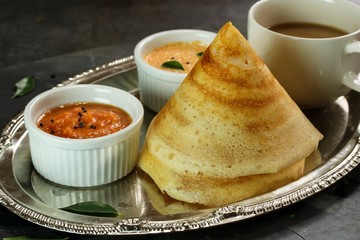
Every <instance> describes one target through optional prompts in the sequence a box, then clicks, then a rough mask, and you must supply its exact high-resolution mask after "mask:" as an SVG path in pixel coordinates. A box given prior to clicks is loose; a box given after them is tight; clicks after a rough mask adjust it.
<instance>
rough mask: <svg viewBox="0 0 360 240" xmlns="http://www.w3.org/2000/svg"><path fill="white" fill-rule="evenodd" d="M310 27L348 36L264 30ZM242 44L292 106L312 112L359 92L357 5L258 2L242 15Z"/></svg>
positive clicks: (330, 0) (335, 0)
mask: <svg viewBox="0 0 360 240" xmlns="http://www.w3.org/2000/svg"><path fill="white" fill-rule="evenodd" d="M298 22H302V23H314V24H320V25H326V26H330V27H334V28H337V29H341V30H343V31H345V32H347V33H348V34H345V35H342V36H338V37H331V38H304V37H294V36H290V35H285V34H281V33H278V32H274V31H271V30H269V28H270V27H272V26H274V25H278V24H282V23H298ZM248 41H249V43H250V44H251V45H252V46H253V48H254V49H255V51H256V52H257V54H258V55H259V56H260V57H261V58H262V60H263V61H264V62H265V64H266V65H267V66H268V67H269V69H270V71H271V72H272V73H273V74H274V76H275V77H276V78H277V79H278V81H279V82H280V83H281V84H282V86H283V87H284V88H285V90H286V91H287V92H288V93H289V95H290V96H291V97H292V98H293V99H294V101H295V102H296V103H297V104H298V105H299V106H300V107H302V108H316V107H320V106H323V105H325V104H327V103H330V102H333V101H334V100H335V99H337V98H338V97H340V96H343V95H346V94H347V93H348V92H349V91H350V90H351V89H353V90H355V91H358V92H360V73H359V72H360V6H358V5H356V4H354V3H352V2H349V1H346V0H301V1H299V0H261V1H259V2H257V3H255V4H254V5H253V6H252V7H251V8H250V10H249V15H248Z"/></svg>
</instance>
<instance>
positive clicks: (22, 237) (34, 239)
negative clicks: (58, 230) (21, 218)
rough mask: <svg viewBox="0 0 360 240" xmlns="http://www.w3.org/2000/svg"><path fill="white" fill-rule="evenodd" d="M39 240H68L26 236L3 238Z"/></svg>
mask: <svg viewBox="0 0 360 240" xmlns="http://www.w3.org/2000/svg"><path fill="white" fill-rule="evenodd" d="M39 239H53V240H67V239H69V238H68V237H66V238H42V237H27V236H18V237H8V238H3V240H39Z"/></svg>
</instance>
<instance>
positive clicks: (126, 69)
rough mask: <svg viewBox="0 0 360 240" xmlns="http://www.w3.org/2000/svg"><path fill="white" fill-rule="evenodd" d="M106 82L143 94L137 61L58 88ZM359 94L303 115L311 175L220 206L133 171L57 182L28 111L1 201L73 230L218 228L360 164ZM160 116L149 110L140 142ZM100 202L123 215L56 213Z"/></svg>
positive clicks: (15, 130)
mask: <svg viewBox="0 0 360 240" xmlns="http://www.w3.org/2000/svg"><path fill="white" fill-rule="evenodd" d="M73 84H104V85H110V86H115V87H119V88H122V89H125V90H127V91H130V92H132V93H133V94H134V95H136V96H138V97H139V91H138V89H137V72H136V65H135V63H134V60H133V57H128V58H124V59H120V60H117V61H115V62H112V63H109V64H107V65H104V66H100V67H98V68H96V69H92V70H89V71H87V72H85V73H82V74H80V75H77V76H75V77H72V78H70V79H68V80H66V81H64V82H62V83H61V84H59V85H58V86H57V87H62V86H64V85H73ZM359 102H360V94H359V93H355V92H350V93H349V94H348V95H347V96H345V97H341V98H339V99H338V100H337V101H336V102H334V103H332V104H330V105H328V106H326V107H323V108H321V109H317V110H312V111H305V114H306V115H307V116H308V118H309V119H310V120H311V121H312V122H313V124H314V125H315V126H316V127H317V128H318V129H319V130H320V131H321V132H322V133H323V134H324V139H323V140H322V141H321V142H320V145H319V151H318V152H316V153H315V154H313V155H312V156H311V157H309V158H308V159H307V163H306V175H304V177H302V178H301V179H299V180H298V181H295V182H293V183H291V184H288V185H286V186H284V187H281V188H279V189H276V190H274V191H272V192H269V193H266V194H262V195H259V196H256V197H253V198H250V199H246V200H244V201H239V202H236V203H233V204H229V205H226V206H219V207H216V208H204V207H203V206H199V205H192V204H187V203H182V202H179V201H176V200H173V199H170V198H169V197H166V196H164V195H162V194H161V193H160V191H159V190H158V188H157V187H156V185H155V184H154V182H153V181H152V180H151V179H150V178H149V177H148V176H147V175H146V174H144V173H143V172H141V170H138V169H135V170H134V171H133V172H132V173H131V174H130V175H128V176H127V177H126V178H124V179H121V180H119V181H117V182H114V183H111V184H108V185H105V186H101V187H94V188H68V187H64V186H60V185H56V184H53V183H51V182H49V181H47V180H46V179H44V178H42V177H41V176H40V175H39V174H37V172H36V171H35V170H34V169H33V167H32V164H31V159H30V150H29V142H28V136H27V131H26V129H25V126H24V120H23V113H19V114H18V115H17V116H16V117H15V118H14V119H12V120H11V121H10V122H9V123H8V125H7V126H6V127H5V129H4V130H3V132H2V135H1V138H0V203H1V204H2V205H3V206H5V207H6V208H8V209H9V210H10V211H11V212H13V213H15V214H17V215H19V216H21V217H22V218H24V219H26V220H28V221H31V222H34V223H36V224H39V225H42V226H45V227H48V228H52V229H56V230H60V231H66V232H71V233H79V234H97V235H98V234H104V235H105V234H109V235H110V234H111V235H132V234H148V233H161V232H174V231H187V230H192V229H199V228H206V227H210V226H217V225H221V224H225V223H230V222H234V221H241V220H245V219H248V218H252V217H255V216H259V215H261V214H264V213H268V212H271V211H274V210H276V209H279V208H283V207H285V206H288V205H290V204H293V203H296V202H298V201H300V200H302V199H305V198H307V197H309V196H312V195H314V194H315V193H317V192H319V191H321V190H323V189H324V188H326V187H328V186H330V185H332V184H333V183H334V182H336V181H337V180H339V179H340V178H342V177H343V176H344V175H346V174H347V173H348V172H349V171H351V170H352V169H353V168H355V167H356V166H357V165H358V164H359V162H360V137H359V136H360V125H359V122H360V104H359ZM154 115H155V113H154V112H152V111H150V110H148V109H147V108H145V120H144V124H143V126H142V130H141V136H142V137H141V144H142V143H143V141H144V139H143V138H144V135H145V132H146V129H147V126H148V124H149V123H150V121H151V119H152V118H153V117H154ZM83 201H100V202H104V203H108V204H110V205H112V206H113V207H115V208H116V209H117V210H118V211H119V212H120V213H121V216H120V217H117V218H110V217H92V216H85V215H78V214H74V213H69V212H65V211H62V210H60V209H59V208H61V207H65V206H68V205H70V204H75V203H78V202H83Z"/></svg>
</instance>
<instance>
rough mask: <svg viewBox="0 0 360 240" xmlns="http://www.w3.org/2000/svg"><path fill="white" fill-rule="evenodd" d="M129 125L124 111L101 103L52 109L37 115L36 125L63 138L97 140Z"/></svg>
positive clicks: (130, 119)
mask: <svg viewBox="0 0 360 240" xmlns="http://www.w3.org/2000/svg"><path fill="white" fill-rule="evenodd" d="M131 122H132V118H131V116H130V115H129V114H128V113H127V112H125V111H124V110H122V109H120V108H118V107H115V106H112V105H107V104H100V103H90V102H85V103H72V104H65V105H61V106H59V107H55V108H53V109H50V110H49V111H46V112H45V113H44V114H43V115H42V116H40V118H39V120H38V122H37V126H38V127H39V128H40V129H42V130H43V131H45V132H47V133H50V134H53V135H55V136H58V137H64V138H75V139H84V138H96V137H101V136H105V135H109V134H111V133H114V132H117V131H119V130H121V129H124V128H125V127H127V126H128V125H130V124H131Z"/></svg>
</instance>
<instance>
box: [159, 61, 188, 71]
mask: <svg viewBox="0 0 360 240" xmlns="http://www.w3.org/2000/svg"><path fill="white" fill-rule="evenodd" d="M161 66H162V67H164V68H172V69H178V70H185V69H184V67H183V65H182V64H181V63H179V62H178V61H168V62H164V63H163V64H162V65H161Z"/></svg>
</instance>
